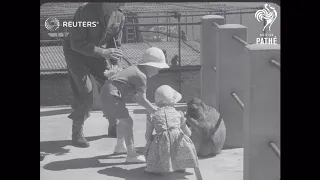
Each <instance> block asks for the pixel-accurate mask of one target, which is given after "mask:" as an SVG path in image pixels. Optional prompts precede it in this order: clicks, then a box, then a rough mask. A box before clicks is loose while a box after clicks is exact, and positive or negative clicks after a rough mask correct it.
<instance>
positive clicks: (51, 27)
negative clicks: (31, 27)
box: [44, 17, 99, 31]
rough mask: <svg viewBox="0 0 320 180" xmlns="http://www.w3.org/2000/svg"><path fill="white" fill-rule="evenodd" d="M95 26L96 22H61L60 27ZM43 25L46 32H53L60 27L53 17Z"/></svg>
mask: <svg viewBox="0 0 320 180" xmlns="http://www.w3.org/2000/svg"><path fill="white" fill-rule="evenodd" d="M97 24H99V22H98V21H93V22H90V21H62V27H96V26H97ZM44 25H45V27H46V28H47V30H49V31H55V30H57V29H58V28H59V27H60V21H59V20H58V19H57V18H55V17H50V18H48V19H47V20H46V21H45V23H44Z"/></svg>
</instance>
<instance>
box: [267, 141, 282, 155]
mask: <svg viewBox="0 0 320 180" xmlns="http://www.w3.org/2000/svg"><path fill="white" fill-rule="evenodd" d="M269 146H270V147H271V149H272V150H273V152H274V153H275V154H276V155H277V157H278V158H280V150H279V148H278V147H277V145H276V144H275V143H274V142H270V143H269Z"/></svg>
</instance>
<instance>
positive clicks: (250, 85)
mask: <svg viewBox="0 0 320 180" xmlns="http://www.w3.org/2000/svg"><path fill="white" fill-rule="evenodd" d="M246 51H247V53H246V54H247V58H246V62H245V64H246V66H245V68H246V69H245V83H244V84H245V94H244V107H245V108H244V135H245V138H244V180H256V179H259V180H269V179H279V176H280V159H279V157H278V156H279V155H280V153H279V154H278V152H276V153H275V152H274V151H275V150H274V149H273V148H274V147H271V146H270V142H273V143H274V144H272V145H275V146H277V148H279V149H281V148H280V69H279V66H277V65H275V64H273V63H271V60H274V61H276V62H278V63H279V64H280V45H266V44H264V45H261V44H252V45H248V46H246Z"/></svg>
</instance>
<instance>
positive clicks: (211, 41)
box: [200, 15, 225, 107]
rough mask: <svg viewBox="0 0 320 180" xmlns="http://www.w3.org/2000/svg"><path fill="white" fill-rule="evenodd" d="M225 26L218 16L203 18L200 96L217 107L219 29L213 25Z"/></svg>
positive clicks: (222, 19) (206, 102)
mask: <svg viewBox="0 0 320 180" xmlns="http://www.w3.org/2000/svg"><path fill="white" fill-rule="evenodd" d="M213 22H215V23H217V24H224V23H225V21H224V18H223V17H222V16H218V15H206V16H203V17H201V27H200V29H201V31H200V32H201V33H200V38H201V41H200V42H201V43H200V49H201V50H200V52H201V53H200V60H201V61H200V62H201V70H200V74H201V75H200V96H201V99H202V100H203V102H204V103H205V104H207V105H209V106H213V107H216V106H217V104H216V88H217V85H216V78H217V77H216V76H217V75H216V71H215V67H216V61H217V45H216V41H217V38H218V37H217V28H216V27H215V25H214V24H213Z"/></svg>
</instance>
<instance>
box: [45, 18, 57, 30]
mask: <svg viewBox="0 0 320 180" xmlns="http://www.w3.org/2000/svg"><path fill="white" fill-rule="evenodd" d="M44 25H45V27H46V28H47V29H48V30H49V31H55V30H57V29H58V28H59V26H60V23H59V20H58V19H57V18H53V17H50V18H48V19H47V20H46V22H45V23H44Z"/></svg>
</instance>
